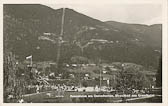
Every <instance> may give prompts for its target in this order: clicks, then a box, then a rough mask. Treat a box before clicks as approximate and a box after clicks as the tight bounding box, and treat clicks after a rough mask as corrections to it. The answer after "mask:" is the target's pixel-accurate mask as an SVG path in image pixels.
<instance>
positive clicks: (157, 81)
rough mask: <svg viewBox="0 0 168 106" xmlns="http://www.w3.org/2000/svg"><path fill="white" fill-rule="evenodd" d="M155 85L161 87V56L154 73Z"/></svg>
mask: <svg viewBox="0 0 168 106" xmlns="http://www.w3.org/2000/svg"><path fill="white" fill-rule="evenodd" d="M156 87H162V57H160V60H159V66H158V70H157V74H156Z"/></svg>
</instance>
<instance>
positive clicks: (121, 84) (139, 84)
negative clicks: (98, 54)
mask: <svg viewBox="0 0 168 106" xmlns="http://www.w3.org/2000/svg"><path fill="white" fill-rule="evenodd" d="M148 85H150V84H149V80H148V78H147V77H146V75H145V74H144V73H143V72H141V71H140V70H138V69H137V68H135V67H129V68H124V67H123V69H122V70H120V71H119V72H118V75H117V89H118V90H122V91H123V93H125V92H126V91H127V90H132V89H138V90H141V89H143V88H145V87H147V86H148Z"/></svg>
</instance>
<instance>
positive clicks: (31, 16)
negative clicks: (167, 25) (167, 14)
mask: <svg viewBox="0 0 168 106" xmlns="http://www.w3.org/2000/svg"><path fill="white" fill-rule="evenodd" d="M2 5H3V6H2V7H3V13H2V16H3V35H2V36H1V37H2V38H3V54H2V55H3V62H2V63H3V70H2V72H1V73H3V80H2V82H3V90H2V91H3V103H163V94H164V93H163V84H164V83H166V82H164V81H167V80H163V78H162V76H163V74H162V72H163V71H167V70H163V66H164V64H163V61H162V59H163V52H162V51H163V18H164V17H163V4H162V3H106V4H103V2H102V3H97V4H96V3H89V1H88V3H83V4H82V3H73V2H72V3H69V2H68V3H52V4H51V3H33V4H32V3H3V4H2ZM166 49H167V48H166ZM164 69H165V68H164Z"/></svg>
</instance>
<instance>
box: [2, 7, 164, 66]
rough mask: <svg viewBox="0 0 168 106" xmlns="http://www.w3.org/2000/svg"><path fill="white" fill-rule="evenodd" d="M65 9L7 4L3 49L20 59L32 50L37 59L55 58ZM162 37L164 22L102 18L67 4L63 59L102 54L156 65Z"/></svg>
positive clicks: (105, 57)
mask: <svg viewBox="0 0 168 106" xmlns="http://www.w3.org/2000/svg"><path fill="white" fill-rule="evenodd" d="M62 11H63V9H62V8H61V9H57V10H54V9H52V8H49V7H47V6H44V5H40V4H36V5H34V4H33V5H30V4H23V5H19V4H5V5H4V15H3V16H4V24H3V26H4V29H3V30H4V49H5V50H6V49H8V50H10V51H12V52H14V53H15V54H16V55H18V59H19V60H20V61H23V60H24V59H25V57H26V56H28V55H31V54H32V55H33V60H34V61H47V60H53V61H55V60H56V57H57V55H56V54H57V44H58V39H59V36H60V30H61V18H62ZM160 37H161V25H152V26H146V25H138V24H137V25H135V24H134V25H132V24H125V23H118V22H112V21H110V22H102V21H99V20H97V19H93V18H92V17H89V16H86V15H84V14H81V13H78V12H76V11H75V10H73V9H69V8H66V9H65V19H64V33H63V38H62V40H61V42H62V46H61V60H60V62H63V63H65V62H66V63H68V62H70V60H71V58H72V57H74V56H81V55H82V56H84V57H87V58H88V59H89V60H91V61H95V60H96V59H97V58H100V59H101V60H104V61H105V62H116V61H120V62H132V63H137V64H141V65H144V66H146V67H157V65H158V57H159V56H160V52H159V53H158V52H156V51H160V49H161V45H160V43H161V38H160Z"/></svg>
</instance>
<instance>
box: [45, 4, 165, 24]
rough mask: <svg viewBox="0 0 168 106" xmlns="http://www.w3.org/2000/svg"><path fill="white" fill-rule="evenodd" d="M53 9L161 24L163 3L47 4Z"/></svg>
mask: <svg viewBox="0 0 168 106" xmlns="http://www.w3.org/2000/svg"><path fill="white" fill-rule="evenodd" d="M45 5H47V6H49V7H51V8H53V9H59V8H63V7H64V8H65V7H66V8H71V9H74V10H75V11H77V12H80V13H83V14H85V15H87V16H90V17H93V18H95V19H98V20H101V21H118V22H124V23H135V24H147V25H151V24H161V23H162V5H161V4H157V3H144V4H143V3H140V4H130V3H129V4H128V3H125V4H124V3H123V4H101V3H99V4H71V3H69V4H45Z"/></svg>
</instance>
